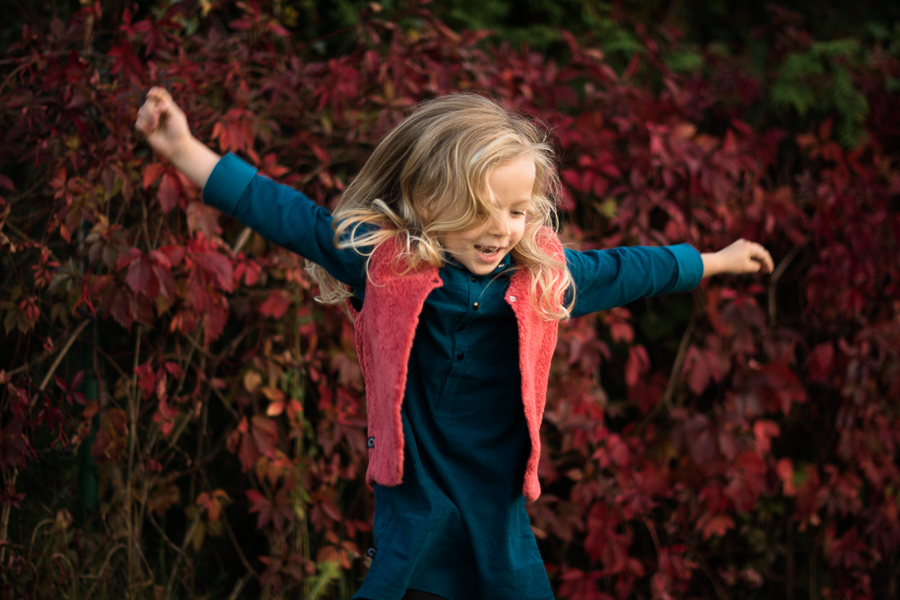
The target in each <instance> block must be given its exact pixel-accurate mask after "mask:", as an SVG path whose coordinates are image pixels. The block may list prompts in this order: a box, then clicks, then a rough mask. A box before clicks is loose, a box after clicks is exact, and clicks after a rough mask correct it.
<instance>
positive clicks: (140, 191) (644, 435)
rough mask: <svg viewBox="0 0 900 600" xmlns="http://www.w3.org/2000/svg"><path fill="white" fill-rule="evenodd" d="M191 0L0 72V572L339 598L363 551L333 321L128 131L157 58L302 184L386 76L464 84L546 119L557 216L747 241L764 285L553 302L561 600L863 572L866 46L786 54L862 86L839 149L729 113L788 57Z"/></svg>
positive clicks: (868, 567)
mask: <svg viewBox="0 0 900 600" xmlns="http://www.w3.org/2000/svg"><path fill="white" fill-rule="evenodd" d="M208 7H209V4H208V3H205V2H201V3H200V4H199V5H198V6H196V7H193V6H188V4H187V3H177V4H174V5H172V6H171V7H168V8H165V9H160V10H157V11H154V12H153V14H152V16H148V17H146V18H140V19H137V18H135V17H134V15H133V13H132V12H131V11H129V10H126V11H125V13H124V15H123V20H122V22H121V23H117V24H116V25H117V28H116V29H115V30H114V31H109V30H106V29H104V28H103V26H104V25H105V24H108V21H104V20H103V18H104V16H103V15H102V14H101V11H100V5H99V4H96V5H94V6H93V7H87V8H84V9H82V10H80V11H79V12H77V13H75V14H73V15H72V16H71V18H70V19H69V20H68V21H66V22H64V21H62V20H59V19H56V20H53V21H52V22H50V23H49V27H48V29H47V31H45V32H42V34H41V35H39V34H38V32H36V31H35V30H32V29H30V28H29V27H25V28H24V30H23V35H22V40H21V42H19V43H17V44H15V45H14V46H13V47H12V48H10V50H9V52H8V54H7V58H6V59H5V61H4V62H3V63H2V64H3V65H4V67H5V69H6V72H5V73H4V74H3V78H2V81H3V86H2V88H0V105H2V106H3V107H4V111H3V113H2V114H0V119H2V121H0V130H2V131H3V132H4V142H5V143H4V145H3V146H2V147H0V159H2V161H0V164H2V171H0V193H2V195H3V196H2V198H0V249H2V251H3V257H2V259H0V261H2V262H0V265H2V271H0V277H2V288H0V290H2V291H0V309H2V311H3V314H2V316H3V319H4V327H5V340H4V343H3V345H2V349H0V356H2V361H3V362H2V363H0V364H3V365H7V366H6V367H5V368H4V369H3V370H0V383H2V385H3V392H2V395H0V410H2V413H0V414H2V417H0V419H2V420H0V470H2V473H3V484H4V488H3V491H2V492H0V506H2V513H0V563H2V574H0V577H2V582H3V590H4V591H3V597H4V598H19V597H34V598H43V597H49V596H53V597H57V596H70V597H78V598H80V597H91V598H99V597H122V596H123V595H127V596H129V597H131V596H140V597H145V596H146V597H150V596H154V597H156V596H157V595H161V594H175V595H176V596H193V595H201V594H204V595H205V594H210V595H211V594H216V595H222V594H231V597H237V596H238V595H240V594H241V593H244V594H246V595H258V594H262V595H265V596H283V595H288V594H293V595H298V594H300V595H301V597H303V598H316V597H323V598H324V597H334V598H346V597H349V595H351V594H352V592H353V591H354V590H355V589H356V587H357V586H358V584H359V582H360V581H361V579H362V578H363V577H364V573H365V569H366V564H365V560H366V559H365V558H364V557H363V556H364V554H361V552H360V549H361V548H365V547H367V546H368V545H369V542H370V540H371V533H370V527H371V525H370V524H371V511H372V496H371V492H370V491H369V490H367V488H366V486H365V484H364V472H365V464H364V463H365V456H366V452H365V439H366V438H365V402H364V395H363V394H364V391H363V388H362V378H361V375H360V371H359V368H358V366H357V362H356V356H355V350H354V344H353V332H352V327H351V325H350V323H349V321H348V320H347V319H346V318H345V317H343V316H342V315H341V314H340V313H339V311H338V310H336V309H334V308H333V307H325V306H322V305H319V304H315V303H314V302H313V301H312V298H313V296H314V294H315V289H314V288H313V286H312V285H311V282H310V279H309V277H308V276H307V274H306V272H305V271H304V270H303V268H302V266H303V265H302V260H301V259H300V258H299V257H297V256H294V255H291V254H289V253H287V252H285V251H283V250H280V249H278V248H276V247H273V246H271V245H270V244H268V243H267V242H265V241H264V240H263V239H261V238H260V237H259V236H257V235H256V234H253V233H252V232H250V231H249V230H247V229H245V228H243V227H242V226H241V225H240V224H238V223H236V222H234V221H233V220H231V219H228V218H225V217H221V216H220V215H218V214H217V213H216V212H214V211H213V210H212V209H209V208H206V207H204V206H203V205H202V204H201V203H200V202H199V197H198V192H197V190H196V189H194V188H193V187H192V186H191V185H190V184H189V183H188V182H187V181H186V180H185V179H184V178H183V177H182V176H181V175H180V174H179V173H178V172H176V171H175V170H174V169H173V168H172V167H171V166H170V165H167V164H164V163H162V162H160V161H159V160H158V159H157V158H156V157H155V156H153V155H152V153H151V152H150V151H149V149H148V148H147V147H146V145H144V144H142V143H141V142H140V141H138V140H136V139H135V136H134V135H133V133H132V124H133V122H134V118H135V113H136V110H137V108H138V106H139V105H140V103H141V101H142V97H143V93H144V91H145V90H146V88H147V87H149V85H151V84H157V83H158V84H164V85H166V86H167V87H168V88H169V89H170V90H171V91H172V93H173V95H174V96H175V98H176V100H177V101H178V102H179V103H181V105H182V106H184V108H185V110H186V112H187V114H188V115H189V118H190V120H191V125H192V128H193V130H194V132H195V134H196V135H197V136H198V137H199V138H200V139H206V140H209V141H210V143H211V144H212V145H213V147H215V148H216V149H217V150H219V151H221V152H227V151H234V152H237V153H239V154H241V155H242V156H244V157H245V158H247V159H248V160H249V161H250V162H252V163H253V164H255V165H256V166H258V167H259V168H260V171H261V172H262V173H264V174H266V175H268V176H270V177H273V178H275V179H279V180H280V181H282V182H284V183H287V184H290V185H294V186H297V187H298V188H301V189H303V191H304V192H305V193H307V194H308V195H309V196H310V197H312V198H313V199H314V200H316V201H317V202H319V203H326V204H327V203H329V202H330V201H331V200H332V199H333V198H334V196H335V195H337V194H339V193H340V191H341V189H343V187H344V185H345V183H346V182H347V181H348V180H349V178H351V177H352V176H353V174H354V173H355V171H356V170H357V169H358V168H359V166H360V165H361V163H362V161H363V160H364V159H365V157H366V156H367V155H368V153H369V152H370V150H371V149H372V147H373V146H374V144H375V143H376V142H377V141H378V139H379V138H380V137H381V136H382V135H383V133H384V132H385V131H386V130H387V129H388V128H389V127H390V126H391V125H392V124H393V123H395V122H396V121H397V120H398V119H401V118H402V116H403V114H404V111H405V110H407V109H408V108H409V107H411V106H413V105H414V104H415V103H416V102H418V101H420V100H422V99H424V98H428V97H433V96H435V95H439V94H443V93H447V92H450V91H455V90H476V91H483V92H489V93H491V94H493V95H494V96H496V97H498V98H500V99H502V100H503V101H505V102H507V103H509V104H510V105H511V106H514V107H515V108H517V109H518V110H521V111H523V112H525V113H527V114H530V115H534V116H535V117H537V118H540V119H542V120H543V121H545V122H546V123H547V124H548V126H549V127H550V128H551V129H552V131H553V135H554V139H555V141H556V143H557V145H558V148H559V151H560V156H561V171H562V177H563V179H564V181H565V184H566V189H565V192H564V194H563V198H562V200H563V206H564V209H565V211H566V219H565V220H564V225H563V227H562V236H563V238H564V239H565V240H566V241H568V242H571V243H575V244H580V245H581V246H582V247H586V248H587V247H606V246H613V245H623V244H633V243H641V244H654V245H655V244H664V243H670V242H671V243H677V242H681V241H689V242H691V243H693V244H694V245H695V246H696V247H697V248H699V249H702V250H710V249H716V248H719V247H721V246H722V245H724V244H726V243H729V242H730V241H732V240H733V239H734V238H736V237H739V236H744V237H748V238H752V239H755V240H757V241H759V242H761V243H763V244H765V245H766V246H767V247H768V248H769V249H770V250H771V251H772V254H773V256H775V257H776V262H777V269H776V271H775V273H774V274H773V275H772V276H771V277H769V278H758V279H753V278H751V279H731V278H721V279H718V280H714V281H708V282H705V283H704V284H703V285H701V287H700V288H699V289H698V290H697V291H696V292H694V294H693V298H691V297H689V296H675V297H667V298H662V299H654V300H650V301H647V302H641V303H635V304H634V305H632V306H629V307H626V308H620V309H616V310H612V311H608V312H606V313H602V314H598V315H594V316H591V317H586V318H581V319H578V320H574V321H571V322H566V323H563V324H562V326H561V332H560V342H559V346H558V348H557V353H556V356H555V359H554V363H553V369H552V373H551V384H550V392H549V398H548V407H547V411H546V414H545V424H544V430H543V432H544V436H545V444H544V449H545V452H544V455H543V457H542V462H541V476H542V480H543V483H544V490H545V491H544V495H543V496H542V497H541V498H540V499H539V500H538V501H537V502H535V503H533V504H531V505H530V506H529V510H530V512H531V515H532V522H533V528H534V531H535V533H536V535H537V537H538V539H539V542H540V545H541V550H542V554H543V556H544V559H545V562H546V564H547V569H548V572H549V573H550V575H551V580H552V582H553V585H554V588H555V590H556V592H557V594H558V596H560V597H562V598H571V599H573V600H600V599H607V598H627V597H638V598H651V597H652V598H657V599H666V598H674V597H679V598H680V597H697V598H710V597H719V598H724V597H731V598H754V597H763V596H766V597H779V598H782V597H783V598H795V597H799V595H800V594H803V595H804V596H805V595H809V596H810V597H823V598H877V597H896V595H897V580H896V579H897V577H896V560H897V547H898V543H900V522H898V517H897V502H898V492H897V490H898V489H900V488H898V484H900V481H898V470H897V464H896V456H897V451H898V444H900V420H898V412H897V403H896V399H897V398H898V397H900V356H898V352H900V351H898V349H900V325H898V313H900V300H898V298H900V294H898V274H900V252H898V247H897V240H898V239H900V218H898V206H897V203H896V197H897V195H898V193H900V171H898V169H897V155H896V152H897V123H898V114H900V111H898V109H897V106H900V104H898V102H897V91H896V86H893V87H892V86H890V85H888V83H889V82H890V81H894V82H896V81H897V80H898V78H900V66H898V61H897V58H896V56H894V55H892V54H891V53H890V52H889V51H886V50H883V49H881V48H880V47H877V46H876V47H872V48H867V49H865V53H864V54H865V56H864V58H863V59H860V60H856V61H847V62H840V61H839V62H834V63H831V62H828V61H829V60H831V58H829V57H834V56H838V55H836V54H834V53H831V54H829V53H827V52H825V51H824V50H822V49H823V48H826V46H815V45H810V46H809V47H808V48H805V49H795V50H793V51H792V52H795V54H798V55H799V56H801V57H805V58H804V60H805V59H809V60H819V61H823V62H822V64H823V65H825V67H827V68H829V69H832V71H830V72H831V74H832V76H833V77H837V76H838V74H840V73H843V74H841V75H840V77H842V78H843V77H845V76H846V77H848V78H850V82H851V83H852V89H853V90H858V91H859V93H861V94H864V98H865V105H866V106H868V107H870V108H871V110H870V111H869V113H868V117H867V118H866V119H865V120H864V119H863V118H862V117H860V118H859V119H858V120H856V121H852V123H850V125H846V124H844V122H843V121H841V122H839V123H838V126H840V127H859V128H863V129H864V135H862V136H859V137H853V139H849V138H847V139H845V138H846V136H845V135H843V134H842V138H841V139H842V141H844V142H845V143H846V144H845V145H841V144H838V143H836V142H835V141H834V140H833V136H832V131H833V123H834V120H832V119H830V118H825V119H824V120H821V121H819V122H818V123H816V124H815V126H814V127H812V128H810V129H809V130H804V131H803V132H802V133H801V134H799V135H793V134H789V133H788V132H787V131H786V130H785V129H784V128H775V127H769V126H765V125H761V124H759V123H755V124H754V125H753V126H751V125H749V124H748V123H747V122H746V119H743V118H742V115H744V114H745V113H746V112H748V111H752V110H756V107H757V106H758V104H759V103H760V102H763V101H764V99H765V98H767V97H769V95H771V97H773V98H775V99H776V100H777V98H779V97H780V96H779V94H781V93H782V92H783V90H781V91H779V90H780V88H779V86H783V85H785V81H787V79H786V78H787V75H786V72H785V70H784V69H783V68H782V69H780V70H777V69H778V67H773V70H772V71H771V72H769V73H764V74H762V75H754V74H753V72H752V70H748V69H746V68H745V67H746V63H745V61H744V59H743V58H742V57H729V56H723V55H715V54H709V53H703V54H702V55H701V57H702V60H703V61H704V64H705V65H708V66H711V67H713V68H709V69H696V68H690V69H682V68H679V67H678V61H675V63H673V62H672V59H671V57H672V56H677V55H678V52H682V50H681V49H679V48H678V47H668V46H665V45H664V44H665V42H664V40H662V41H661V40H653V39H650V38H646V37H645V38H643V39H642V40H641V44H642V47H643V48H644V50H643V51H642V52H640V53H638V54H635V55H634V58H633V60H632V61H631V63H630V64H629V65H628V67H627V68H626V69H625V70H624V71H623V72H621V73H619V72H617V71H616V70H614V69H612V68H611V67H610V66H609V64H607V62H605V60H604V57H603V54H602V52H600V51H599V50H597V49H596V48H594V47H592V46H591V44H590V41H589V38H588V37H578V38H576V37H575V36H573V35H570V34H564V36H563V37H564V38H565V39H566V40H567V44H568V48H569V56H568V58H567V59H566V60H565V61H564V62H554V61H552V60H548V59H546V58H545V57H543V56H542V55H540V54H536V53H533V52H530V51H529V50H528V49H527V48H521V49H519V50H513V49H512V48H511V47H510V46H509V45H507V44H504V43H502V42H498V41H497V40H495V39H494V38H491V37H490V36H489V34H487V33H486V32H480V31H463V32H454V31H452V30H450V29H449V28H448V27H447V26H445V25H444V24H443V23H442V22H441V21H439V20H437V19H436V18H435V17H434V16H433V15H432V14H431V13H429V12H428V11H427V10H425V9H422V8H411V9H409V10H407V11H406V12H404V13H392V16H391V17H390V18H384V15H383V13H382V12H379V9H380V7H379V6H378V5H374V4H373V5H371V7H370V8H369V9H368V12H366V13H365V14H363V15H362V16H361V17H360V19H359V23H358V25H357V26H356V29H355V42H354V44H353V45H352V47H349V48H348V49H346V51H343V52H340V53H338V54H336V55H334V56H332V57H330V58H327V59H324V60H323V59H322V58H321V57H320V55H319V54H318V51H317V50H315V49H314V48H313V46H312V45H298V44H295V43H292V41H291V39H290V37H289V36H288V35H287V34H288V32H287V30H285V29H284V27H283V26H282V25H281V23H280V22H279V21H278V20H277V19H276V18H274V17H273V16H272V15H270V14H266V13H264V12H262V11H261V10H260V8H259V4H257V3H235V4H234V5H229V6H228V7H227V8H223V9H221V10H223V11H224V10H228V11H231V12H230V13H228V12H215V11H214V12H207V11H208ZM226 14H228V15H231V16H230V17H228V18H225V19H224V20H223V18H222V17H223V15H226ZM776 33H777V32H776ZM810 43H812V42H810ZM661 44H663V45H662V46H661ZM823 52H824V53H823ZM860 52H862V50H860ZM804 53H805V54H804ZM840 56H843V55H840ZM835 60H837V59H835ZM694 62H696V61H694ZM823 68H824V67H823ZM673 69H677V70H673ZM836 69H840V71H838V70H836ZM845 83H846V82H845ZM842 85H844V84H842ZM848 94H849V93H848ZM851 97H853V96H852V94H850V95H846V98H851ZM785 102H787V103H788V104H792V105H794V106H796V102H794V101H793V100H786V101H785ZM853 103H854V106H861V105H859V101H858V100H853ZM810 106H812V109H813V110H818V109H821V110H826V111H827V110H830V109H829V108H828V106H826V105H824V104H823V105H821V106H820V105H819V104H815V102H811V103H810ZM854 114H856V113H854ZM842 131H843V130H842ZM853 131H855V130H852V131H851V132H853ZM854 141H857V143H856V144H855V145H852V142H854ZM76 455H77V457H76ZM236 564H237V565H241V566H240V567H238V568H237V569H235V568H233V567H232V566H233V565H236Z"/></svg>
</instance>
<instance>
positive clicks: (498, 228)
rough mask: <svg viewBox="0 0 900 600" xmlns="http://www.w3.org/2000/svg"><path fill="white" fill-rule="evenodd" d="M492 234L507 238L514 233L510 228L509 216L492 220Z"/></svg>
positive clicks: (501, 216)
mask: <svg viewBox="0 0 900 600" xmlns="http://www.w3.org/2000/svg"><path fill="white" fill-rule="evenodd" d="M490 232H491V233H492V234H494V235H496V236H505V235H509V234H510V233H512V229H511V228H510V223H509V216H507V215H499V216H496V217H494V218H493V219H491V228H490Z"/></svg>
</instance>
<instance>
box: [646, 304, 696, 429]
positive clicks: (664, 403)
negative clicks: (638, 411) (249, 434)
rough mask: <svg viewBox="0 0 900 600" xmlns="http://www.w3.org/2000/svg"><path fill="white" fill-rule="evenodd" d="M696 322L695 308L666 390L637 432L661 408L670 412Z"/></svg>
mask: <svg viewBox="0 0 900 600" xmlns="http://www.w3.org/2000/svg"><path fill="white" fill-rule="evenodd" d="M696 321H697V309H696V308H695V309H694V311H693V312H691V318H690V320H688V325H687V328H686V329H685V330H684V334H683V335H682V336H681V343H680V344H679V345H678V354H676V355H675V363H674V364H672V370H671V372H670V373H669V381H668V383H667V384H666V390H665V392H664V393H663V398H662V400H661V401H660V402H658V403H657V404H656V406H654V407H653V408H652V409H651V410H650V412H648V413H647V415H646V416H645V417H644V418H643V419H642V420H641V422H640V424H639V425H638V427H637V429H638V431H641V430H643V428H644V427H646V426H647V424H648V423H649V422H650V421H652V420H653V418H654V417H655V416H656V415H657V413H659V411H660V410H662V407H666V408H668V409H669V410H672V408H673V405H672V396H674V395H675V386H677V385H678V380H679V378H680V376H681V369H682V367H683V366H684V357H685V356H686V355H687V348H688V344H689V343H690V341H691V335H693V333H694V324H695V323H696Z"/></svg>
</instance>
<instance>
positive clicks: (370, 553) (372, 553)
mask: <svg viewBox="0 0 900 600" xmlns="http://www.w3.org/2000/svg"><path fill="white" fill-rule="evenodd" d="M366 556H368V557H369V558H375V548H369V549H368V550H366Z"/></svg>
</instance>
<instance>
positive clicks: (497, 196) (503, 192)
mask: <svg viewBox="0 0 900 600" xmlns="http://www.w3.org/2000/svg"><path fill="white" fill-rule="evenodd" d="M536 173H537V168H536V166H535V163H534V157H532V156H531V154H528V153H526V154H521V155H519V156H518V157H516V158H514V159H512V160H510V161H507V162H505V163H502V164H500V165H498V166H497V167H495V168H494V169H493V170H492V171H491V173H490V174H489V175H488V180H487V184H488V191H489V193H490V197H491V198H492V199H493V200H494V201H505V202H513V201H530V200H531V197H532V192H533V191H534V182H535V178H536V176H537V175H536Z"/></svg>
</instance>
